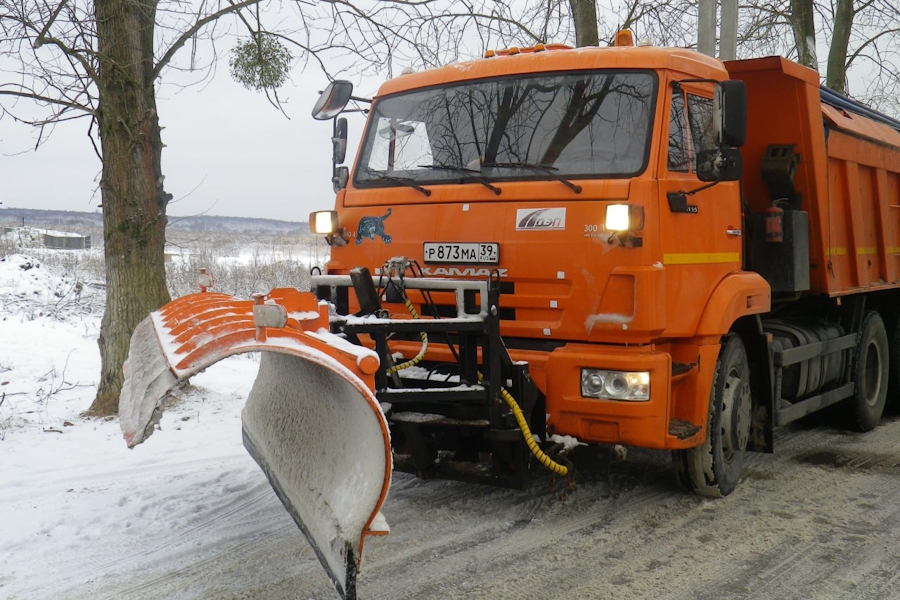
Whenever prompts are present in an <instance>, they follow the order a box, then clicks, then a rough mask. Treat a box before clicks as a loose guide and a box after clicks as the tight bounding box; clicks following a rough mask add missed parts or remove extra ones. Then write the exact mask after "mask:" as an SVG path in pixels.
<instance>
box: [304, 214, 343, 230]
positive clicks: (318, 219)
mask: <svg viewBox="0 0 900 600" xmlns="http://www.w3.org/2000/svg"><path fill="white" fill-rule="evenodd" d="M337 228H338V215H337V212H335V211H333V210H320V211H317V212H314V213H310V215H309V230H310V231H311V232H312V233H319V234H325V235H327V234H329V233H334V232H335V231H337Z"/></svg>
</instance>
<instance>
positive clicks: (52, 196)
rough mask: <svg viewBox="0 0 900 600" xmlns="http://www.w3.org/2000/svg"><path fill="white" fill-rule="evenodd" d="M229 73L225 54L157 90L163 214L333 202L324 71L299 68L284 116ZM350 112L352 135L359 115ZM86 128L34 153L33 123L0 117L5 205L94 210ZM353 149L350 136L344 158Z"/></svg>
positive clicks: (276, 209) (257, 212) (304, 210)
mask: <svg viewBox="0 0 900 600" xmlns="http://www.w3.org/2000/svg"><path fill="white" fill-rule="evenodd" d="M227 71H228V67H227V64H225V63H224V61H223V63H222V64H221V65H220V68H219V72H218V74H217V75H216V77H214V78H213V80H212V82H211V83H210V84H209V85H207V86H206V87H205V88H200V87H191V88H187V89H178V88H177V87H175V86H171V85H170V86H165V85H164V86H163V87H162V89H161V90H160V91H159V93H158V108H159V113H160V124H161V125H162V126H163V127H165V129H164V130H163V132H162V139H163V143H164V144H166V148H164V149H163V155H162V166H163V173H164V174H165V176H166V183H165V187H166V191H168V192H169V193H171V194H173V196H174V198H173V201H172V203H170V205H169V214H170V215H173V216H186V215H193V214H199V213H205V214H210V215H220V216H238V217H264V218H271V219H283V220H288V221H305V220H306V219H307V218H308V217H309V213H310V212H311V211H313V210H319V209H329V208H332V206H333V204H334V192H333V191H332V188H331V141H330V138H331V126H332V125H331V121H315V120H314V119H313V118H312V117H311V116H310V111H311V109H312V106H313V104H314V103H315V101H316V98H317V97H318V90H321V89H323V88H324V86H325V85H326V84H327V79H326V78H325V76H324V75H323V74H321V73H320V72H318V71H317V70H316V69H315V67H313V66H310V67H309V68H307V70H306V72H304V73H301V72H300V71H299V70H295V72H294V73H293V80H292V81H290V82H288V84H287V86H286V87H285V88H284V89H283V90H281V92H280V96H281V97H282V98H283V99H286V100H287V103H286V104H285V107H284V110H285V112H286V113H287V115H288V117H290V120H288V119H287V118H285V116H284V115H282V114H281V113H280V112H279V111H277V110H276V109H275V108H273V107H272V105H271V104H269V103H268V102H267V101H266V99H265V96H264V95H263V94H260V93H257V92H252V91H249V90H245V89H244V88H243V87H241V86H240V84H238V83H236V82H234V81H233V80H232V79H231V77H230V75H229V74H228V72H227ZM354 83H356V84H359V82H358V81H354ZM379 83H380V81H379V80H378V79H373V80H371V81H367V82H365V83H364V84H362V85H358V87H357V90H356V91H355V92H354V94H359V95H366V96H371V95H373V94H374V93H375V92H376V91H377V87H378V84H379ZM348 120H349V127H350V135H351V139H358V137H359V134H360V133H361V131H362V128H363V118H362V117H361V116H360V115H358V114H357V115H349V119H348ZM87 127H88V120H87V119H82V120H79V121H75V122H73V123H64V124H61V125H59V126H57V128H56V130H55V131H54V132H53V134H52V135H51V136H50V139H49V141H48V142H46V143H45V144H44V145H42V146H41V147H40V148H39V149H38V150H37V152H34V151H31V150H30V149H33V147H34V135H35V132H34V130H33V129H32V128H30V127H28V126H26V125H21V124H18V123H15V122H13V121H12V120H11V119H9V118H3V119H0V201H2V202H3V204H2V207H3V208H39V209H59V210H75V211H86V212H93V211H95V210H98V211H99V208H97V207H98V205H99V204H100V194H99V191H97V179H98V174H99V172H100V161H99V159H98V158H97V157H96V155H95V154H94V150H93V147H92V146H91V143H90V141H89V140H88V138H87V135H86V132H87ZM354 134H355V135H354ZM357 143H358V142H357ZM355 152H356V146H355V144H354V145H353V146H352V147H351V148H349V149H348V151H347V164H349V163H350V162H351V161H352V160H353V158H354V157H355Z"/></svg>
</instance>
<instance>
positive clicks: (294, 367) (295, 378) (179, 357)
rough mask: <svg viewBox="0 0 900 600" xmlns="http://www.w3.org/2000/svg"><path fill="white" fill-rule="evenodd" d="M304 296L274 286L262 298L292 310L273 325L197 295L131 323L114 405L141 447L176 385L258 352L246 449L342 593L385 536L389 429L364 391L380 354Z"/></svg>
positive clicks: (238, 306) (242, 305)
mask: <svg viewBox="0 0 900 600" xmlns="http://www.w3.org/2000/svg"><path fill="white" fill-rule="evenodd" d="M300 296H303V297H302V298H301V297H300ZM311 298H312V299H310V298H307V297H305V295H298V296H297V297H295V296H294V295H293V294H290V293H289V292H286V291H284V290H273V292H272V293H271V294H270V297H269V301H270V303H268V304H267V305H266V306H267V307H271V306H286V310H285V314H286V315H293V316H292V317H291V318H287V319H285V320H284V327H278V328H275V327H258V326H257V323H259V322H260V321H259V318H257V320H256V322H254V316H253V315H254V309H253V307H254V306H259V305H260V303H259V302H255V303H254V302H249V301H236V300H234V299H233V298H230V297H228V296H223V295H220V294H209V293H206V294H195V295H194V296H193V297H186V298H181V299H179V300H176V301H175V302H173V303H171V304H169V305H166V306H165V307H163V308H162V309H160V311H157V312H156V313H153V314H151V316H150V317H149V318H148V319H146V320H145V321H143V322H142V323H141V324H140V325H138V327H137V328H136V329H135V332H134V335H133V336H132V340H131V347H130V353H129V361H128V363H127V364H126V371H125V384H124V386H123V390H122V395H121V397H120V400H119V413H120V420H121V426H122V431H123V433H124V436H125V440H126V442H127V443H128V446H129V447H133V446H135V445H137V444H140V443H141V442H143V441H144V440H145V439H146V438H147V437H149V436H150V435H151V434H152V432H153V429H154V425H155V424H156V423H157V422H158V421H159V418H160V416H161V412H162V402H163V399H164V397H165V395H166V393H167V392H168V391H169V390H170V389H171V388H172V387H174V386H175V385H176V384H177V383H178V382H180V381H185V380H187V379H188V378H189V377H190V376H191V375H194V374H195V373H197V372H199V371H201V370H203V369H205V368H206V367H208V366H210V365H211V364H213V363H215V362H217V361H219V360H221V359H222V358H225V357H226V356H230V355H232V354H236V353H240V352H253V351H260V352H261V353H262V355H261V360H260V367H259V374H258V375H257V378H256V381H255V382H254V384H253V388H252V390H251V391H250V395H249V397H248V399H247V403H246V405H245V406H244V410H243V412H242V421H243V438H244V446H245V447H246V448H247V450H248V451H249V452H250V455H251V456H252V457H253V458H254V460H256V462H257V464H259V466H260V468H261V469H262V470H263V472H264V473H265V474H266V477H267V478H268V480H269V483H270V484H271V485H272V488H273V489H274V490H275V493H276V494H277V495H278V498H279V499H280V500H281V502H282V503H283V504H284V506H285V508H286V509H287V510H288V512H289V513H290V514H291V516H292V517H293V518H294V521H295V522H296V523H297V525H298V526H299V527H300V530H301V531H302V532H303V534H304V535H305V536H306V539H307V540H308V541H309V543H310V544H311V545H312V547H313V549H314V551H315V553H316V555H317V557H318V558H319V561H320V562H321V563H322V566H323V567H324V568H325V570H326V572H327V573H328V576H329V578H330V579H331V581H332V583H333V584H334V586H335V589H336V590H337V591H338V593H339V594H340V595H341V597H343V598H346V599H350V598H355V597H356V575H357V571H358V568H359V561H360V557H361V555H362V549H363V542H364V539H365V536H367V535H370V534H386V533H388V528H387V524H386V523H385V522H384V519H383V517H382V516H381V513H380V512H379V511H380V509H381V505H382V504H383V502H384V500H385V497H386V495H387V491H388V486H389V484H390V478H391V469H392V464H391V454H390V434H389V431H388V426H387V421H386V419H385V417H384V415H383V413H382V412H381V409H380V406H379V404H378V402H377V400H376V399H375V396H374V394H373V393H372V391H371V385H372V381H371V376H372V373H373V372H374V369H375V368H377V357H373V355H372V354H371V353H369V351H367V350H366V349H362V348H356V347H353V346H350V345H349V344H348V343H347V342H346V341H344V340H343V339H341V338H338V337H336V336H334V335H332V334H330V333H328V331H327V329H325V328H322V327H321V325H322V324H323V322H324V323H325V324H327V312H326V311H313V310H308V309H310V308H317V303H316V301H315V298H314V297H311ZM186 299H187V300H186ZM298 302H299V303H300V305H299V306H298V305H297V303H298ZM310 303H311V304H310ZM175 304H180V305H179V306H175V307H173V305H175ZM300 309H307V310H300ZM258 312H259V311H257V314H258ZM267 312H271V311H267ZM296 316H305V317H306V319H305V321H298V320H297V319H296V318H294V317H296ZM266 319H267V322H270V321H271V319H270V318H269V316H267V317H266ZM323 320H324V321H323ZM304 323H305V326H306V328H304ZM373 360H374V361H375V362H374V363H373ZM367 380H368V381H367Z"/></svg>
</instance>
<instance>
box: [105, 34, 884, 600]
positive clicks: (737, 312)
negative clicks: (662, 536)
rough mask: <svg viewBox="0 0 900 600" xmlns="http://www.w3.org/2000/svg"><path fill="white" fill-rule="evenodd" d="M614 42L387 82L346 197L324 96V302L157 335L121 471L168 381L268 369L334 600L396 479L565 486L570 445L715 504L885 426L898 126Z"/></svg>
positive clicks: (808, 94)
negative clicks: (252, 363)
mask: <svg viewBox="0 0 900 600" xmlns="http://www.w3.org/2000/svg"><path fill="white" fill-rule="evenodd" d="M620 40H621V41H622V42H623V44H622V45H619V46H616V47H610V48H581V49H571V48H566V47H562V46H537V47H534V48H527V49H510V50H508V51H502V52H493V53H488V56H486V57H485V58H483V59H481V60H476V61H473V62H468V63H463V64H455V65H450V66H446V67H443V68H440V69H434V70H430V71H425V72H421V73H414V74H407V75H402V76H400V77H397V78H395V79H393V80H391V81H388V82H387V83H385V84H384V85H383V86H382V88H381V90H380V91H379V93H378V95H377V97H376V98H374V100H372V101H371V107H370V109H369V110H368V118H367V123H366V127H365V131H364V133H363V136H362V141H361V144H360V149H359V153H358V155H357V158H356V161H355V165H354V167H353V169H352V171H351V170H350V169H349V168H348V167H342V166H339V164H340V163H341V162H343V160H344V152H345V148H346V129H347V124H346V120H344V119H342V118H338V117H339V115H340V113H341V111H342V110H344V108H345V106H346V105H347V103H348V102H349V101H351V100H353V101H359V100H360V99H357V98H354V97H352V96H351V94H352V88H351V87H350V86H349V84H345V83H343V82H336V83H334V84H332V85H330V86H329V88H328V89H327V90H326V91H325V92H323V94H322V96H321V97H320V100H319V102H318V104H317V106H316V108H315V109H314V116H316V117H317V118H320V119H332V118H333V119H334V154H335V156H334V158H335V169H334V177H333V181H334V184H335V189H336V191H337V201H336V207H335V209H334V210H332V211H321V212H317V213H313V214H312V215H311V216H310V224H311V227H312V229H313V231H314V232H316V233H319V234H324V235H325V236H326V239H327V241H328V243H329V244H330V245H331V260H330V261H329V262H328V264H327V266H326V267H325V270H324V273H317V274H315V275H314V276H313V278H312V290H311V291H310V292H305V293H300V292H296V291H292V290H274V291H273V292H272V293H270V294H269V295H266V296H259V297H257V298H255V299H254V300H253V301H245V302H240V301H236V300H234V299H231V298H228V297H224V296H218V295H215V294H210V293H206V294H197V295H195V296H189V297H186V298H183V299H180V300H178V301H176V302H178V303H180V304H178V305H177V306H176V307H175V308H172V307H167V308H164V309H163V310H162V311H160V312H159V313H154V316H152V318H151V319H150V320H149V321H148V324H147V325H146V326H145V329H146V331H145V332H144V333H141V334H140V335H138V334H136V336H135V343H136V344H137V346H133V351H132V352H133V354H135V353H138V354H140V355H141V356H142V357H146V356H148V355H149V354H153V352H155V355H156V356H157V359H156V362H153V361H142V364H145V365H150V366H148V367H146V368H144V369H143V371H144V373H143V374H141V375H132V376H131V379H130V383H127V384H126V388H127V393H125V394H123V404H122V406H123V410H122V412H123V428H124V429H125V431H126V436H130V437H128V439H129V443H130V444H134V443H138V442H140V441H141V440H142V439H143V438H144V437H146V435H149V432H151V431H152V427H151V426H150V425H152V422H153V419H154V418H158V405H159V399H160V398H161V391H162V393H164V390H165V389H167V388H168V387H170V386H171V385H173V384H174V382H176V381H178V380H181V379H184V378H186V377H188V376H190V375H191V374H192V373H193V372H196V371H197V370H198V369H200V368H203V367H205V366H206V365H208V364H211V363H212V362H215V360H218V359H219V358H221V357H223V356H225V355H228V354H233V353H235V352H244V351H249V350H262V351H264V352H263V358H262V362H261V368H260V375H259V377H258V379H257V383H256V385H255V386H254V391H253V393H252V394H251V398H250V399H249V400H248V406H247V409H245V411H244V437H245V443H246V445H247V447H248V449H249V450H250V451H251V453H252V454H253V455H254V457H255V458H256V459H257V461H258V462H259V463H260V465H261V466H262V467H263V469H264V470H265V471H266V474H267V475H268V476H269V479H270V481H271V482H272V484H273V486H274V487H275V489H276V491H277V492H278V494H279V497H280V498H281V499H282V501H283V502H284V503H285V506H286V507H287V508H288V510H289V511H290V512H291V514H292V515H293V516H294V518H295V520H296V521H297V523H298V524H299V525H300V527H301V529H303V531H304V533H306V535H307V538H308V539H309V540H310V542H311V543H312V545H313V547H314V548H315V549H316V552H317V554H318V555H319V557H320V559H321V560H322V563H323V565H325V567H326V569H327V570H328V572H329V575H330V576H331V578H332V581H333V582H334V583H335V586H336V589H337V590H338V592H339V593H340V594H341V595H343V596H345V597H353V595H354V594H355V574H356V568H357V567H358V564H359V555H360V552H361V549H362V540H363V539H364V538H365V536H366V535H368V534H371V533H383V532H384V531H385V530H386V525H385V524H384V523H383V520H382V519H381V518H380V517H379V515H378V511H379V508H380V507H381V504H382V503H383V502H384V499H385V495H386V493H387V489H388V484H389V481H390V476H391V469H392V466H393V467H396V468H400V469H404V470H409V471H412V472H414V473H416V474H418V475H420V476H422V477H450V478H458V479H465V480H473V481H482V482H488V483H494V484H499V485H508V486H517V487H520V486H525V485H527V484H528V481H529V478H530V475H531V473H532V472H533V470H534V469H537V468H540V466H541V465H542V466H544V467H547V468H549V469H551V470H553V471H554V472H555V473H557V474H558V475H568V474H569V473H570V469H571V465H570V464H568V460H567V459H566V452H565V447H566V446H567V445H568V442H570V441H571V439H572V438H574V439H575V440H578V441H580V442H584V443H587V444H597V445H607V446H613V445H617V444H621V445H631V446H639V447H645V448H655V449H660V450H669V451H673V456H674V463H675V471H676V472H677V474H678V476H679V479H680V480H681V482H682V483H683V485H684V486H685V487H687V488H688V489H689V490H691V491H693V492H696V493H700V494H703V495H707V496H723V495H726V494H728V493H730V492H731V491H732V490H733V489H734V488H735V486H736V485H737V484H738V482H739V480H740V477H741V466H742V459H743V455H744V453H745V452H747V451H762V452H772V451H773V450H774V448H773V435H772V432H773V429H774V428H775V427H776V426H778V425H782V424H785V423H788V422H791V421H794V420H796V419H799V418H801V417H803V416H805V415H808V414H810V413H812V412H814V411H817V410H820V409H824V408H826V407H829V406H831V405H837V406H835V408H834V411H835V413H836V414H837V415H843V418H844V420H845V423H846V424H847V425H848V426H849V427H852V428H855V429H859V430H868V429H871V428H873V427H875V426H876V425H877V423H878V421H879V419H880V417H881V414H882V411H883V409H884V408H885V404H886V401H888V400H890V401H892V402H896V401H897V400H898V385H897V375H898V370H900V368H898V367H900V330H898V326H897V321H898V307H900V295H898V294H900V292H898V286H900V133H898V128H900V123H897V122H896V121H893V120H891V119H889V118H887V117H884V116H882V115H879V114H877V113H874V112H872V111H868V110H866V109H865V108H864V107H862V106H860V105H858V104H856V103H854V102H852V101H850V100H848V99H846V98H843V97H840V96H837V95H834V94H832V93H829V92H827V91H825V90H821V89H820V87H819V80H818V75H817V74H816V73H815V72H813V71H810V70H808V69H805V68H803V67H800V66H798V65H797V64H795V63H792V62H790V61H787V60H785V59H782V58H764V59H754V60H746V61H735V62H729V63H725V64H723V63H722V62H720V61H718V60H715V59H713V58H708V57H705V56H702V55H700V54H697V53H695V52H691V51H687V50H681V49H672V48H652V47H633V46H632V45H630V44H628V42H627V41H628V36H621V37H620ZM141 343H143V344H144V346H147V347H156V348H159V349H161V352H159V351H153V352H151V351H150V350H146V349H144V350H142V349H141ZM154 344H155V346H154ZM135 347H136V348H137V349H134V348H135ZM133 362H134V360H132V363H133ZM889 380H890V382H889ZM566 436H568V437H566ZM321 457H325V458H324V459H322V458H321ZM363 458H365V461H366V462H364V463H363V462H361V461H362V459H363ZM308 463H314V464H312V465H308ZM311 490H312V491H311Z"/></svg>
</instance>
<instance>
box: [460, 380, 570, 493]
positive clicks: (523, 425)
mask: <svg viewBox="0 0 900 600" xmlns="http://www.w3.org/2000/svg"><path fill="white" fill-rule="evenodd" d="M483 380H484V376H482V374H481V373H478V381H479V382H481V381H483ZM500 396H501V397H502V398H503V400H505V401H506V404H507V406H509V408H510V410H512V413H513V416H514V417H515V418H516V423H518V425H519V430H520V431H521V432H522V438H523V439H524V440H525V445H526V446H528V449H529V450H531V453H532V454H533V455H534V457H535V458H536V459H537V461H538V462H539V463H541V464H542V465H543V466H544V467H545V468H547V469H549V470H551V471H553V472H554V473H556V474H557V475H559V476H561V477H565V476H566V475H568V474H569V468H568V467H566V466H565V465H561V464H559V463H558V462H556V461H555V460H553V459H552V458H550V457H549V456H547V454H546V453H544V451H543V450H541V449H540V447H539V446H538V444H537V442H535V441H534V435H532V433H531V428H529V427H528V423H527V422H526V421H525V415H524V414H522V409H521V408H519V404H518V403H517V402H516V399H515V398H513V397H512V394H510V393H509V392H508V391H506V388H503V387H501V388H500Z"/></svg>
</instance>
